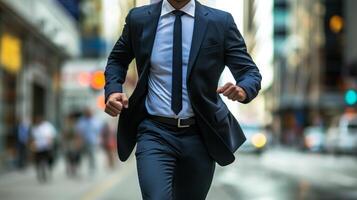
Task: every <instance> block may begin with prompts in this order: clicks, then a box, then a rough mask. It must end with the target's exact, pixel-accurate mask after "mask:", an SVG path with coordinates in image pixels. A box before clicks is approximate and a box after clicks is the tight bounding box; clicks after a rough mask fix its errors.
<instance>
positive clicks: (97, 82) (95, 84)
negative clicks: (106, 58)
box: [90, 71, 105, 90]
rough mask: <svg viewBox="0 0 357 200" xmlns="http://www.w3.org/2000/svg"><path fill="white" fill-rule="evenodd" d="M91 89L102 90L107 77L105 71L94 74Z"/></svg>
mask: <svg viewBox="0 0 357 200" xmlns="http://www.w3.org/2000/svg"><path fill="white" fill-rule="evenodd" d="M90 85H91V87H92V88H93V89H95V90H101V89H103V88H104V85H105V77H104V72H103V71H96V72H94V73H93V74H92V78H91V83H90Z"/></svg>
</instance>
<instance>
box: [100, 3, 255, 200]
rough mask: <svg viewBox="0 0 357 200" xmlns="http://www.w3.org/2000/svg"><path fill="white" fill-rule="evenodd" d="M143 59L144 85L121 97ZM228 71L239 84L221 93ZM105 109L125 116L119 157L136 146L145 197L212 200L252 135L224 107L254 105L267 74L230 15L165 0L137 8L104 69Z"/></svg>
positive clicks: (140, 71) (120, 130) (123, 157)
mask: <svg viewBox="0 0 357 200" xmlns="http://www.w3.org/2000/svg"><path fill="white" fill-rule="evenodd" d="M133 58H135V59H136V64H137V70H138V74H139V81H138V83H137V86H136V89H135V90H134V92H133V94H132V96H131V97H130V99H129V100H128V99H127V97H126V95H125V94H124V93H123V91H122V84H123V83H124V81H125V76H126V72H127V68H128V65H129V63H130V62H131V61H132V59H133ZM225 65H227V66H228V67H229V68H230V70H231V72H232V73H233V75H234V77H235V79H236V84H232V83H227V84H225V85H224V86H223V87H221V88H218V89H217V85H218V80H219V77H220V75H221V73H222V71H223V69H224V67H225ZM105 76H106V86H105V93H106V94H105V95H106V109H105V111H106V112H107V113H108V114H110V115H111V116H117V115H118V114H120V119H119V126H118V153H119V157H120V159H121V160H122V161H125V160H126V159H127V158H128V157H129V155H130V153H131V151H132V150H133V148H134V146H135V143H136V142H137V148H136V159H137V169H138V175H139V182H140V187H141V191H142V196H143V199H154V200H159V199H162V200H168V199H185V200H190V199H193V200H201V199H205V197H206V195H207V193H208V190H209V188H210V185H211V181H212V177H213V174H214V169H215V162H217V163H218V164H220V165H228V164H230V163H232V162H233V161H234V155H233V153H234V152H235V151H236V150H237V148H238V147H239V146H241V144H242V143H243V142H244V141H245V136H244V134H243V132H242V130H241V128H240V126H239V124H238V122H237V121H236V120H235V118H234V117H233V115H232V114H231V113H230V112H229V110H228V108H227V107H226V105H225V104H224V103H223V101H222V99H221V98H220V96H219V94H220V93H222V94H224V95H225V96H227V97H228V98H229V99H231V100H233V101H239V102H241V103H248V102H250V101H251V100H252V99H253V98H254V97H255V96H256V95H257V94H258V91H259V90H260V82H261V75H260V73H259V70H258V68H257V67H256V65H255V64H254V62H253V61H252V59H251V57H250V56H249V54H248V53H247V50H246V46H245V43H244V40H243V38H242V36H241V34H240V33H239V31H238V29H237V27H236V25H235V23H234V20H233V18H232V16H231V15H230V14H229V13H226V12H223V11H220V10H216V9H213V8H209V7H206V6H203V5H201V4H200V3H199V2H198V1H194V0H163V1H160V2H159V3H156V4H152V5H149V6H144V7H140V8H134V9H132V10H131V11H130V12H129V14H128V16H127V18H126V25H125V26H124V30H123V33H122V36H121V37H120V39H119V40H118V42H117V43H116V45H115V46H114V49H113V50H112V52H111V54H110V56H109V59H108V64H107V67H106V71H105Z"/></svg>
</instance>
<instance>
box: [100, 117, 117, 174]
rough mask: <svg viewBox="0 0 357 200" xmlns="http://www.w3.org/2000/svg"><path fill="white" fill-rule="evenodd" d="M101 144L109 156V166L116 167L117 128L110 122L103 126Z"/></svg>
mask: <svg viewBox="0 0 357 200" xmlns="http://www.w3.org/2000/svg"><path fill="white" fill-rule="evenodd" d="M101 144H102V148H103V149H104V151H105V154H106V156H107V160H108V166H109V167H110V168H114V163H115V150H116V138H115V128H114V127H113V126H111V124H110V123H108V122H106V123H105V124H104V126H103V128H102V133H101Z"/></svg>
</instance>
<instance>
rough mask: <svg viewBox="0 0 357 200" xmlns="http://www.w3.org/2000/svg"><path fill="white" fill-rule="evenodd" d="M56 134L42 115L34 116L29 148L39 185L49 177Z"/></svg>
mask: <svg viewBox="0 0 357 200" xmlns="http://www.w3.org/2000/svg"><path fill="white" fill-rule="evenodd" d="M56 134H57V133H56V129H55V127H54V126H53V125H52V124H51V123H50V122H48V121H46V120H45V119H44V118H43V116H42V115H37V116H35V118H34V126H33V127H32V130H31V137H32V145H31V146H32V150H33V151H34V153H35V163H36V173H37V179H38V181H39V182H41V183H42V182H46V181H47V180H48V178H49V177H50V176H51V171H52V167H53V162H54V148H55V139H56Z"/></svg>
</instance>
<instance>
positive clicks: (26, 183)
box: [0, 149, 357, 200]
mask: <svg viewBox="0 0 357 200" xmlns="http://www.w3.org/2000/svg"><path fill="white" fill-rule="evenodd" d="M98 157H99V158H98V160H97V163H98V166H97V172H96V173H95V174H94V175H92V176H89V175H88V173H87V171H88V170H87V166H86V164H87V163H86V162H85V161H86V160H84V163H83V164H82V169H81V176H80V177H79V178H74V179H69V178H68V177H67V176H66V175H65V173H64V165H63V162H62V161H59V162H58V164H57V166H56V168H55V170H54V174H53V177H52V180H51V181H50V182H49V183H48V184H40V183H38V182H37V181H36V179H35V174H34V171H33V169H32V168H29V169H28V170H26V171H24V172H11V173H9V174H3V175H1V176H0V199H7V200H12V199H16V200H17V199H27V200H32V199H33V200H35V199H36V200H37V199H83V200H90V199H101V200H131V199H140V193H139V187H138V181H137V177H136V168H135V159H131V160H129V162H127V163H125V164H122V163H121V164H120V166H119V167H118V168H117V169H116V170H114V171H110V170H109V169H107V167H106V166H105V163H106V162H105V158H104V156H103V155H102V154H98ZM356 164H357V159H356V158H352V157H346V156H340V157H334V156H331V155H318V154H306V153H300V152H295V151H291V150H285V149H274V150H270V151H268V152H266V153H264V154H262V155H260V156H259V155H253V154H239V155H238V159H237V161H236V162H235V163H234V164H232V165H230V166H228V167H224V168H221V167H217V171H216V174H215V178H214V182H213V185H212V188H211V191H210V193H209V195H208V198H207V199H208V200H216V199H221V200H233V199H249V200H250V199H273V200H280V199H281V200H286V199H324V200H325V199H331V200H335V199H357V169H356V167H355V166H356ZM29 194H31V195H29Z"/></svg>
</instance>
